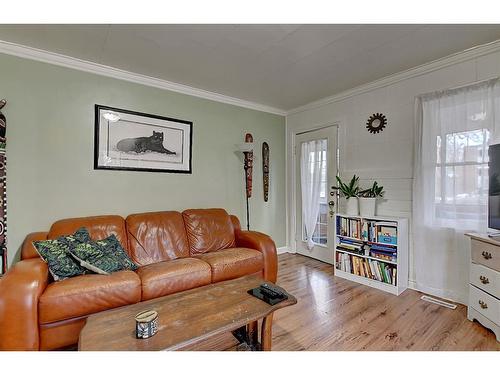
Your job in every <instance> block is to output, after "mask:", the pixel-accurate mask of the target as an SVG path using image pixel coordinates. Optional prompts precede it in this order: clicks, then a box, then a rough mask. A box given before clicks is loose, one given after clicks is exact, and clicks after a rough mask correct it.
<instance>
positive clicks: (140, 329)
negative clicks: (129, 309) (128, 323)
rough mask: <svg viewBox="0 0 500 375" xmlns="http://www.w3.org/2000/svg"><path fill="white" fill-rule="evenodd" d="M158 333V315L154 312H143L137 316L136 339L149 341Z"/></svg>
mask: <svg viewBox="0 0 500 375" xmlns="http://www.w3.org/2000/svg"><path fill="white" fill-rule="evenodd" d="M157 332H158V313H157V312H156V311H154V310H146V311H141V312H140V313H138V314H137V315H136V316H135V337H136V338H138V339H147V338H149V337H151V336H154V335H155V334H156V333H157Z"/></svg>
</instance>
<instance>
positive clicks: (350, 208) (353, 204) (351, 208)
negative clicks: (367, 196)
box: [345, 197, 359, 216]
mask: <svg viewBox="0 0 500 375" xmlns="http://www.w3.org/2000/svg"><path fill="white" fill-rule="evenodd" d="M345 213H346V214H347V215H354V216H357V215H359V208H358V198H356V197H351V198H347V199H346V203H345Z"/></svg>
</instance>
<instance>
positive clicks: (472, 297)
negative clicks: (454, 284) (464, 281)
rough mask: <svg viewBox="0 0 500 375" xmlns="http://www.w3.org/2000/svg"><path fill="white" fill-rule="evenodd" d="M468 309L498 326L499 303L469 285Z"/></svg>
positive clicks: (499, 318) (499, 320)
mask: <svg viewBox="0 0 500 375" xmlns="http://www.w3.org/2000/svg"><path fill="white" fill-rule="evenodd" d="M469 307H470V308H473V309H474V310H476V311H478V312H479V313H481V314H482V315H484V316H485V317H486V318H488V319H489V320H491V321H492V322H493V323H495V324H500V301H499V300H498V299H496V298H495V297H493V296H491V295H489V294H488V293H486V292H483V291H482V290H480V289H478V288H476V287H475V286H474V285H469Z"/></svg>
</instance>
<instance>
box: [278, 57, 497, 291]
mask: <svg viewBox="0 0 500 375" xmlns="http://www.w3.org/2000/svg"><path fill="white" fill-rule="evenodd" d="M453 61H457V62H456V63H451V62H450V64H448V65H447V66H445V67H443V68H440V69H437V70H429V71H428V72H427V73H425V72H424V73H421V74H420V73H419V74H418V75H414V76H412V77H411V78H408V79H404V80H400V81H397V82H396V83H393V84H390V85H385V86H383V87H379V88H374V89H371V90H370V91H366V92H361V91H360V93H358V94H356V95H353V96H351V97H348V98H346V99H342V100H337V101H335V100H332V101H331V102H330V103H328V104H323V105H318V106H316V107H312V108H311V109H306V110H302V111H299V112H295V113H294V111H292V113H291V114H289V115H288V116H287V145H288V146H287V179H288V184H287V186H288V187H289V189H288V192H287V209H288V221H289V222H288V226H287V228H288V236H287V237H288V246H289V248H290V249H291V250H293V249H294V246H295V243H294V237H295V232H294V223H295V218H294V217H293V213H294V212H295V203H294V191H293V188H291V187H293V186H294V182H293V178H294V173H293V168H294V162H295V161H294V157H293V153H292V145H293V141H294V134H295V133H296V132H299V131H304V130H307V129H313V128H316V127H318V126H321V125H323V124H331V123H339V124H340V132H339V133H340V136H339V144H340V169H341V171H340V173H341V175H343V176H345V177H351V176H352V175H353V174H356V175H358V176H360V182H361V184H362V185H370V184H371V183H372V182H373V180H375V179H376V180H377V181H378V182H379V183H380V184H381V185H383V186H384V188H385V190H386V196H385V199H384V200H383V201H382V202H380V204H379V205H378V214H380V215H387V216H401V217H407V218H409V219H410V228H411V211H412V183H413V180H412V176H413V144H414V135H413V132H414V125H413V124H414V122H413V117H414V113H413V111H414V100H415V97H416V96H417V95H420V94H423V93H427V92H432V91H437V90H443V89H447V88H452V87H457V86H461V85H465V84H469V83H473V82H476V81H481V80H484V79H488V78H493V77H498V76H500V48H499V49H497V50H496V51H494V52H488V54H484V55H482V56H479V57H472V58H470V59H468V60H465V61H464V59H460V58H457V57H454V60H453ZM377 112H379V113H383V114H384V115H386V116H387V120H388V125H387V127H386V129H384V131H383V132H381V133H379V134H371V133H369V132H368V131H367V129H366V127H365V126H366V121H367V119H368V117H370V115H372V114H373V113H377ZM411 243H412V238H411V230H410V276H409V279H410V286H411V285H412V281H413V280H414V267H413V257H414V256H417V255H418V254H413V252H412V248H413V247H412V246H411ZM464 256H467V255H466V254H464ZM450 272H453V270H450Z"/></svg>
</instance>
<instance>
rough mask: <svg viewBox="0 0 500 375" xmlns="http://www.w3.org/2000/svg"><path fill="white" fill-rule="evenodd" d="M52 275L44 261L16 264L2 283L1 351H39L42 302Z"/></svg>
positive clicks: (28, 261) (0, 283)
mask: <svg viewBox="0 0 500 375" xmlns="http://www.w3.org/2000/svg"><path fill="white" fill-rule="evenodd" d="M48 279H49V271H48V267H47V264H46V263H45V262H44V261H43V260H42V259H40V258H38V259H27V260H22V261H20V262H18V263H16V264H15V265H14V266H13V267H12V268H11V269H10V270H9V271H8V272H7V273H6V274H5V275H4V276H3V277H2V278H1V279H0V350H38V349H39V335H38V300H39V298H40V295H41V294H42V293H43V291H44V290H45V288H46V287H47V284H48Z"/></svg>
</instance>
